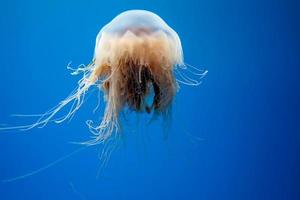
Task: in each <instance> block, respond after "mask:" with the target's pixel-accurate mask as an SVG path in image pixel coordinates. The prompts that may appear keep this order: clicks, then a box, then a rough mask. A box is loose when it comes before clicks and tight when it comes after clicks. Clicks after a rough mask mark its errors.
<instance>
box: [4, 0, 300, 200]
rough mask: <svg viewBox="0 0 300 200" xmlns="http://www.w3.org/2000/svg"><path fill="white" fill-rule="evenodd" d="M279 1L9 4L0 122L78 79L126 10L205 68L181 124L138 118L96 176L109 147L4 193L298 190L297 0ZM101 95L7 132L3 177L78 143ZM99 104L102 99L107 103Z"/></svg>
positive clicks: (235, 194) (177, 115)
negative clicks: (43, 123)
mask: <svg viewBox="0 0 300 200" xmlns="http://www.w3.org/2000/svg"><path fill="white" fill-rule="evenodd" d="M296 2H297V1H295V2H292V1H283V0H282V1H280V0H274V1H272V0H264V1H262V0H251V1H250V0H246V1H237V0H236V1H235V0H228V1H225V0H223V1H222V0H211V1H198V0H185V1H177V0H160V1H140V0H138V1H134V0H128V1H114V0H106V1H100V0H98V1H95V0H93V1H89V0H87V1H70V0H66V1H58V0H51V1H50V0H49V1H38V0H27V1H21V0H11V1H3V0H2V1H1V2H0V27H1V31H0V69H1V70H0V97H1V99H0V123H1V125H5V124H12V125H16V124H24V123H25V124H26V123H27V122H30V121H31V120H30V119H19V118H14V117H10V114H13V113H26V114H28V113H29V114H30V113H41V112H44V111H46V110H47V109H48V108H50V107H52V106H54V105H55V104H56V103H58V102H59V101H60V100H62V99H63V98H64V97H66V96H67V94H69V92H70V91H71V90H73V88H74V87H75V86H76V83H77V81H78V80H79V78H80V77H74V76H71V75H69V71H68V70H67V69H66V65H67V64H68V62H69V61H72V64H73V66H77V65H79V64H81V63H85V64H87V63H89V62H90V60H91V59H92V56H93V48H94V41H95V37H96V35H97V33H98V31H99V29H100V28H101V27H102V26H103V25H104V24H106V23H107V22H109V21H110V20H111V19H112V18H113V17H114V16H116V15H117V14H118V13H120V12H122V11H125V10H128V9H147V10H150V11H153V12H155V13H157V14H158V15H160V16H161V17H162V18H163V19H165V20H166V21H167V22H168V23H169V25H170V26H171V27H173V28H174V29H175V30H176V31H177V32H178V34H179V35H180V37H181V39H182V44H183V48H184V53H185V60H186V62H188V63H190V64H192V65H194V66H198V67H201V66H204V67H205V68H206V69H208V71H209V73H208V76H207V77H206V78H205V79H204V81H203V84H202V85H201V86H199V87H196V88H195V87H187V86H182V87H181V90H180V92H179V93H178V95H177V98H176V100H175V103H174V108H173V110H174V114H173V126H172V128H171V129H170V131H169V132H170V133H169V138H168V140H167V141H165V140H163V137H162V134H163V132H162V131H161V126H160V122H159V121H157V122H154V123H153V124H152V125H150V126H148V127H145V116H136V115H134V114H132V115H131V117H130V120H129V121H130V122H128V124H127V126H126V130H127V131H125V132H124V135H125V139H124V144H123V145H122V146H121V147H120V148H119V149H118V150H117V151H115V153H114V154H113V155H112V157H111V159H110V162H109V163H108V166H107V167H106V169H105V170H104V172H103V174H102V176H101V177H100V178H99V179H97V178H96V174H97V170H98V168H99V164H100V163H99V159H98V154H99V149H101V148H100V146H96V147H92V148H89V149H86V150H84V151H81V152H79V153H77V154H76V155H74V156H72V157H70V158H68V159H66V160H64V161H63V162H61V163H59V164H57V165H55V166H54V167H51V168H50V169H48V170H46V171H43V172H41V173H39V174H36V175H34V176H31V177H28V178H26V179H23V180H19V181H16V182H12V183H0V199H1V200H2V199H3V200H7V199H39V200H40V199H131V200H134V199H181V200H182V199H190V200H192V199H230V200H233V199H238V200H244V199H249V200H250V199H251V200H253V199H264V200H265V199H272V200H275V199H300V179H299V178H300V170H299V169H300V157H299V152H300V151H299V150H300V149H299V148H300V146H299V144H300V136H299V134H300V128H299V110H300V109H299V102H300V92H299V91H300V84H299V67H300V65H299V64H300V59H299V58H300V56H299V50H300V43H299V42H300V38H299V35H300V30H299V28H300V26H299V17H300V14H299V3H296ZM96 99H97V94H96V93H95V94H92V95H91V97H90V99H89V100H88V101H87V102H86V104H85V105H84V106H83V107H82V109H81V110H80V111H79V112H78V113H77V115H76V116H75V117H74V119H73V120H72V121H71V122H69V123H65V124H63V125H58V126H57V125H54V124H49V126H47V127H45V128H44V129H34V130H31V131H29V132H21V133H20V132H15V131H10V132H1V134H0V179H7V178H11V177H14V176H18V175H22V174H24V173H27V172H30V171H32V170H35V169H37V168H39V167H42V166H44V165H46V164H48V163H50V162H52V161H54V160H55V159H57V158H59V157H61V156H63V155H66V154H68V153H70V152H72V151H74V150H76V149H78V148H79V146H78V145H74V144H71V143H70V142H72V141H84V140H86V139H88V138H89V136H90V133H89V132H88V130H87V128H86V126H85V123H84V122H85V120H86V119H94V120H97V119H99V118H100V117H101V114H102V112H100V113H98V114H96V115H94V114H93V113H92V109H93V108H94V107H95V106H96V102H97V101H96ZM101 106H102V108H103V106H104V104H103V103H102V104H101Z"/></svg>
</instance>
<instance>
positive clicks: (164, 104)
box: [86, 10, 183, 143]
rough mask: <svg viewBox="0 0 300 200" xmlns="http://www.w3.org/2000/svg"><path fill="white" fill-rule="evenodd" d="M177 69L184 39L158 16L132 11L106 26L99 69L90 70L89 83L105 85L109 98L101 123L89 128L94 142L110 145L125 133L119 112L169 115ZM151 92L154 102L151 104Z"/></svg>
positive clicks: (98, 41)
mask: <svg viewBox="0 0 300 200" xmlns="http://www.w3.org/2000/svg"><path fill="white" fill-rule="evenodd" d="M176 65H183V53H182V47H181V42H180V39H179V37H178V35H177V33H176V32H175V31H174V30H173V29H172V28H171V27H169V26H168V25H167V23H166V22H164V21H163V20H162V19H161V18H160V17H159V16H158V15H156V14H154V13H152V12H149V11H144V10H130V11H126V12H123V13H121V14H120V15H118V16H117V17H115V18H114V19H113V20H112V21H111V22H110V23H108V24H107V25H106V26H104V27H103V28H102V29H101V30H100V32H99V34H98V35H97V38H96V45H95V53H94V60H93V64H92V66H90V67H89V68H87V69H86V70H88V72H90V73H89V75H88V76H87V78H86V81H87V84H88V85H89V84H94V83H95V82H96V81H97V80H100V83H101V86H102V89H103V90H104V92H105V99H106V110H105V112H104V117H103V120H102V122H101V124H100V125H99V126H97V127H92V126H91V124H89V123H88V125H89V127H90V129H91V130H92V132H93V133H95V135H96V138H95V140H93V142H96V143H97V142H100V141H105V140H106V139H108V138H109V137H110V136H111V135H112V133H113V132H114V130H117V129H118V128H119V122H118V119H119V113H120V112H121V111H122V109H123V108H124V107H126V106H128V108H130V109H132V110H134V111H137V112H147V113H150V112H151V111H152V110H154V112H155V113H156V114H160V113H165V112H166V111H167V109H168V107H169V106H170V105H171V103H172V100H173V97H174V95H175V93H176V90H177V82H176V79H175V78H174V74H173V67H174V66H176ZM87 87H88V86H87ZM151 92H153V93H154V98H153V100H152V103H151V105H148V104H147V102H146V98H147V96H148V95H149V93H151ZM93 142H92V143H93Z"/></svg>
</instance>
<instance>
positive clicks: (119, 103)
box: [0, 10, 207, 145]
mask: <svg viewBox="0 0 300 200" xmlns="http://www.w3.org/2000/svg"><path fill="white" fill-rule="evenodd" d="M68 68H69V69H71V70H73V71H72V73H71V74H72V75H78V74H80V75H82V78H81V79H80V80H79V81H78V85H77V87H76V88H75V90H74V91H73V92H72V93H71V94H70V95H69V96H68V97H67V98H66V99H64V100H62V101H61V102H60V103H59V104H58V105H57V106H55V107H54V108H52V109H50V110H49V111H47V112H45V113H44V114H41V115H39V118H38V119H37V121H36V122H35V123H33V124H30V125H24V126H15V127H6V128H5V127H4V128H0V129H2V130H3V129H25V130H27V129H31V128H34V127H44V126H45V125H47V124H48V123H49V122H55V123H62V122H64V121H65V120H68V119H71V118H72V117H73V115H74V114H75V113H76V111H78V109H79V108H80V107H81V106H82V104H83V103H84V99H85V95H86V94H87V92H88V91H89V89H90V88H91V87H95V86H96V87H97V88H98V89H99V90H102V91H103V93H104V100H105V102H106V107H105V110H104V114H103V118H102V121H101V122H99V124H97V125H94V123H93V122H92V121H90V120H88V121H87V125H88V128H89V129H90V131H91V132H92V139H91V140H89V141H86V142H84V144H87V145H94V144H99V143H104V142H105V141H107V140H109V139H110V138H113V137H114V136H116V135H118V132H119V130H120V113H121V112H122V111H123V110H124V108H128V109H130V110H133V111H135V112H144V113H149V114H151V113H153V114H154V115H168V112H169V109H170V106H171V104H172V102H173V99H174V97H175V95H176V93H177V91H178V89H179V84H180V83H182V84H187V85H199V84H200V79H201V78H202V77H204V76H205V74H206V73H207V71H205V70H204V71H202V70H198V69H197V68H195V67H193V66H191V65H187V64H186V63H184V59H183V50H182V45H181V41H180V38H179V36H178V34H177V33H176V32H175V31H174V30H173V29H172V28H171V27H170V26H169V25H168V24H167V23H166V22H165V21H164V20H163V19H162V18H161V17H159V16H158V15H156V14H154V13H153V12H150V11H146V10H129V11H125V12H122V13H121V14H119V15H117V16H116V17H115V18H114V19H113V20H112V21H111V22H109V23H108V24H106V25H105V26H104V27H103V28H102V29H101V30H100V32H99V33H98V35H97V37H96V44H95V50H94V56H93V59H92V61H91V63H90V64H88V65H82V66H79V67H78V68H76V69H73V68H71V67H68ZM185 72H187V73H191V74H193V75H196V76H197V77H198V78H197V79H193V78H191V77H190V76H189V75H187V74H186V73H185ZM151 94H152V97H153V98H152V100H151V101H150V102H149V96H151ZM67 106H69V107H68V111H67V113H66V114H64V115H63V116H59V117H58V114H59V113H60V112H61V111H62V109H63V108H66V107H67Z"/></svg>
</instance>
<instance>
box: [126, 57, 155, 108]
mask: <svg viewBox="0 0 300 200" xmlns="http://www.w3.org/2000/svg"><path fill="white" fill-rule="evenodd" d="M126 66H127V70H126V71H127V74H126V77H127V78H126V79H125V80H124V85H123V87H124V86H125V88H126V90H127V93H126V94H125V98H126V102H127V105H128V107H129V108H130V109H133V110H136V111H144V110H145V111H146V112H147V113H150V112H151V110H152V108H154V109H157V108H158V104H159V99H160V89H159V87H158V84H157V83H156V82H155V80H154V78H153V75H152V74H151V71H150V70H149V68H148V67H147V66H144V65H139V64H135V63H134V62H132V61H128V63H126ZM152 94H153V95H154V97H152V98H151V95H152ZM149 98H150V100H149Z"/></svg>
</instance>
